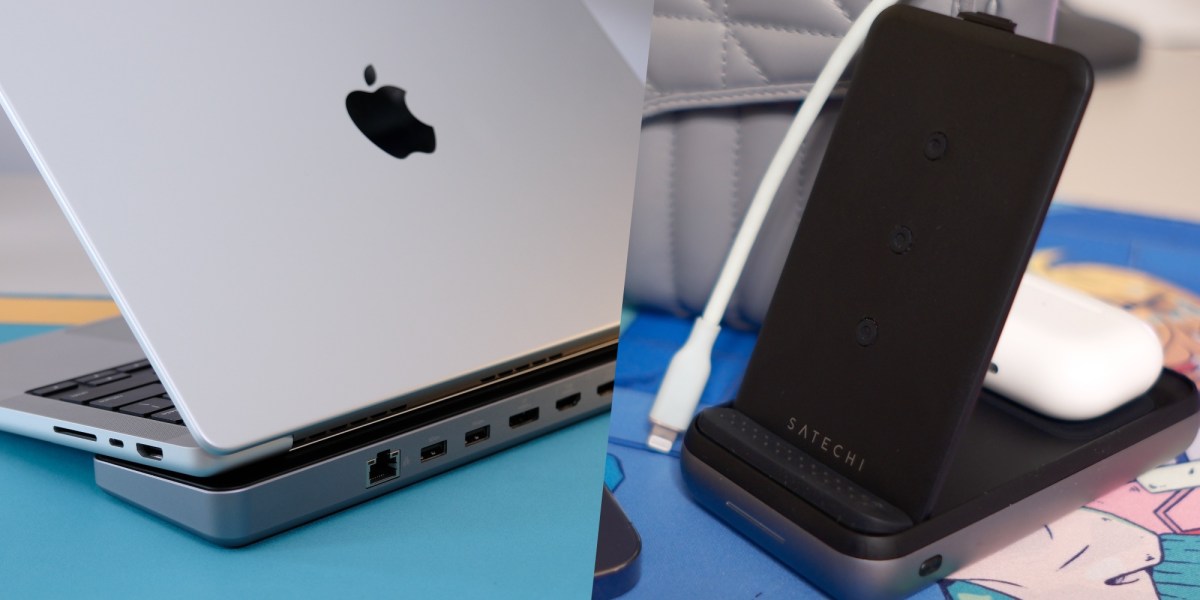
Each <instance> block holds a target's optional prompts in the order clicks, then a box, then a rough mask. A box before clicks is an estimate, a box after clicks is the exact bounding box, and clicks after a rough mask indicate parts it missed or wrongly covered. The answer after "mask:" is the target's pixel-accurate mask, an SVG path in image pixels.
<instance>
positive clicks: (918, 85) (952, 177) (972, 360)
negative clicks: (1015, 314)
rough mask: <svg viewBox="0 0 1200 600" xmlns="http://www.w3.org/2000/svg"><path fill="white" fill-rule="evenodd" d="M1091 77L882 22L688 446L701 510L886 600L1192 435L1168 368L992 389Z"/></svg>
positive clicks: (1192, 391) (962, 29)
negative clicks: (1115, 398) (1117, 394)
mask: <svg viewBox="0 0 1200 600" xmlns="http://www.w3.org/2000/svg"><path fill="white" fill-rule="evenodd" d="M1090 90H1091V70H1090V68H1089V67H1088V65H1087V62H1086V60H1084V59H1083V58H1082V57H1081V56H1079V55H1078V54H1076V53H1074V52H1072V51H1069V50H1066V49H1063V48H1059V47H1056V46H1052V45H1049V44H1044V43H1041V42H1038V41H1035V40H1031V39H1028V38H1023V37H1020V36H1017V35H1015V34H1014V33H1013V26H1012V23H1011V22H1009V21H1005V20H1003V19H999V18H997V17H991V16H988V15H978V14H965V15H963V16H962V18H961V19H955V18H950V17H945V16H942V15H937V14H935V13H931V12H927V11H923V10H920V9H915V8H912V7H908V6H903V5H898V6H895V7H892V8H890V9H888V10H887V11H885V12H884V13H882V14H881V15H880V17H879V18H878V19H877V20H876V22H875V24H874V26H873V27H872V29H871V32H870V34H869V35H868V37H867V40H866V42H865V44H864V47H863V50H862V53H861V54H860V56H859V58H858V62H857V65H856V66H855V74H854V81H853V84H852V86H851V88H850V91H849V93H848V94H847V97H846V100H845V102H844V104H843V107H842V112H841V114H840V116H839V118H838V123H837V125H836V127H835V130H834V133H833V136H832V139H831V142H830V145H829V148H828V150H827V151H826V154H825V157H824V159H823V161H822V166H821V170H820V173H819V175H818V177H817V180H816V182H815V183H814V186H813V192H812V194H811V197H810V199H809V203H808V206H807V207H806V209H805V214H804V217H803V219H802V220H801V223H800V227H799V230H798V231H797V234H796V238H795V241H794V242H793V245H792V249H791V251H790V254H789V256H788V260H787V263H786V264H785V266H784V269H783V273H782V275H781V276H780V281H779V284H778V286H777V288H776V291H775V295H774V297H773V298H772V302H771V307H770V309H769V310H768V312H767V317H766V319H765V321H764V324H763V328H762V331H761V333H760V335H759V340H758V343H757V345H756V347H755V350H754V354H753V356H752V357H751V360H750V363H749V365H748V366H747V370H746V375H745V378H744V380H743V383H742V386H741V388H740V390H739V392H738V396H737V399H736V400H735V401H734V402H733V404H732V405H731V406H726V407H718V408H710V409H708V410H705V411H703V412H701V413H700V415H698V416H697V418H696V420H695V421H694V422H693V423H692V425H691V427H690V428H689V430H688V432H687V435H686V437H685V439H684V449H683V458H682V464H683V469H684V475H685V481H686V482H687V484H688V486H689V487H690V489H691V490H692V492H693V494H694V496H695V497H696V499H697V500H698V501H699V502H700V503H701V504H703V505H704V506H705V507H706V508H708V509H709V510H710V511H712V512H714V513H715V514H717V515H718V516H720V517H721V518H723V519H724V520H726V521H727V522H728V523H730V524H731V525H732V526H734V527H735V528H736V529H738V530H739V531H740V532H742V533H743V534H744V535H746V536H747V537H749V538H751V539H752V540H754V541H755V542H757V543H758V544H759V545H761V546H763V547H764V548H766V549H767V550H769V551H770V552H771V553H772V554H774V555H775V556H776V557H778V558H779V559H780V560H782V561H783V562H784V563H786V564H788V565H789V566H790V567H792V568H793V569H795V570H796V571H798V572H799V573H800V574H801V575H803V576H805V577H806V578H808V579H809V580H811V581H812V582H813V583H815V584H817V585H818V586H820V587H822V588H823V589H825V590H826V591H828V592H831V593H833V594H834V595H838V596H850V597H894V596H900V595H903V594H907V593H911V592H913V591H916V590H917V589H919V588H920V587H923V586H924V585H927V584H929V583H932V582H934V581H936V580H937V579H939V578H941V577H944V576H945V575H948V574H950V573H952V572H953V571H954V570H956V569H957V568H959V567H961V566H964V565H966V564H968V563H970V562H972V561H974V560H977V559H979V558H982V557H983V556H986V555H987V554H989V553H991V552H993V551H995V550H997V549H999V548H1001V547H1003V546H1005V545H1007V544H1009V543H1012V542H1014V541H1016V540H1017V539H1019V538H1020V537H1022V536H1024V535H1026V534H1028V533H1030V532H1031V531H1033V530H1034V529H1036V528H1038V527H1040V526H1041V525H1043V524H1045V523H1048V522H1050V521H1052V520H1053V519H1055V518H1057V517H1059V516H1061V515H1063V514H1065V513H1067V512H1069V511H1070V510H1073V509H1075V508H1078V507H1079V506H1081V505H1083V504H1084V503H1086V502H1088V501H1090V500H1092V499H1093V498H1095V497H1096V496H1098V495H1100V494H1102V493H1103V492H1105V491H1107V490H1110V489H1112V488H1113V487H1115V486H1117V485H1120V484H1121V483H1123V482H1126V481H1128V480H1129V479H1131V478H1133V477H1135V476H1136V475H1137V474H1138V473H1140V472H1142V471H1144V470H1146V469H1148V468H1151V467H1153V466H1155V465H1157V464H1160V463H1162V462H1165V461H1167V460H1169V459H1171V458H1172V457H1174V456H1176V455H1177V454H1178V453H1179V452H1181V451H1182V450H1183V449H1184V448H1186V447H1187V446H1188V444H1189V443H1190V442H1191V440H1192V439H1193V437H1194V436H1195V434H1196V430H1197V427H1198V426H1200V414H1198V409H1200V397H1198V396H1197V392H1196V387H1195V386H1194V385H1193V384H1192V383H1191V382H1190V381H1189V380H1187V379H1186V378H1184V377H1182V376H1180V375H1177V374H1175V373H1172V372H1168V371H1164V372H1163V375H1162V376H1161V377H1160V379H1159V380H1158V382H1157V383H1156V385H1155V386H1154V387H1153V388H1152V389H1151V390H1150V391H1149V392H1147V393H1146V394H1144V395H1143V396H1141V397H1139V398H1137V399H1135V400H1133V401H1131V402H1130V403H1128V404H1127V405H1125V406H1123V407H1122V408H1119V409H1117V410H1115V411H1113V412H1112V413H1110V414H1107V415H1104V416H1102V417H1099V418H1097V419H1093V420H1091V421H1086V422H1063V421H1056V420H1053V419H1049V418H1046V417H1043V416H1041V415H1039V414H1036V413H1033V412H1031V411H1028V410H1026V409H1024V408H1021V407H1018V406H1016V405H1014V404H1012V403H1011V402H1009V401H1007V400H1005V399H1004V398H1001V397H998V396H995V395H993V394H991V393H989V392H987V391H985V390H983V389H982V382H983V378H984V375H985V373H986V369H987V367H988V365H989V363H990V361H991V355H992V353H993V352H994V351H995V347H996V343H997V341H998V339H999V336H1000V332H1001V330H1002V328H1003V325H1004V321H1005V319H1006V318H1007V314H1008V310H1009V308H1010V306H1011V304H1012V300H1013V297H1014V296H1015V294H1016V291H1017V287H1018V285H1019V283H1020V281H1021V277H1022V274H1023V272H1024V269H1025V265H1026V264H1027V262H1028V260H1029V256H1030V254H1031V253H1032V250H1033V246H1034V243H1035V241H1036V235H1037V232H1038V231H1039V230H1040V228H1041V224H1042V221H1043V219H1044V217H1045V214H1046V211H1047V209H1048V207H1049V203H1050V198H1051V196H1052V195H1053V192H1054V188H1055V186H1056V184H1057V181H1058V177H1059V174H1060V173H1061V171H1062V166H1063V163H1064V162H1065V160H1066V156H1067V153H1068V151H1069V149H1070V146H1071V142H1072V140H1073V138H1074V135H1075V131H1076V129H1077V128H1078V125H1079V121H1080V120H1081V119H1082V116H1083V110H1084V107H1085V105H1086V102H1087V98H1088V96H1089V94H1090Z"/></svg>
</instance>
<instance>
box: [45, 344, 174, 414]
mask: <svg viewBox="0 0 1200 600" xmlns="http://www.w3.org/2000/svg"><path fill="white" fill-rule="evenodd" d="M26 393H28V394H33V395H34V396H42V397H43V398H54V399H57V400H62V401H63V402H70V403H72V404H80V405H83V406H90V407H92V408H96V409H100V410H110V411H115V412H119V413H124V414H127V415H131V416H134V417H144V418H147V419H154V420H155V421H163V422H164V423H173V424H175V425H183V419H182V418H181V417H180V416H179V411H177V410H175V405H174V404H172V403H171V398H170V396H168V395H167V391H166V390H165V389H164V388H163V386H162V383H160V382H159V380H158V375H156V374H155V373H154V369H151V368H150V361H148V360H144V359H143V360H139V361H136V362H131V363H128V364H124V365H120V366H117V367H113V368H111V369H105V370H103V371H97V372H95V373H88V374H87V375H83V376H81V377H76V378H74V379H68V380H66V381H60V382H58V383H55V384H51V385H47V386H42V387H40V388H37V389H35V390H29V391H28V392H26Z"/></svg>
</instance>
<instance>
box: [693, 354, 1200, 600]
mask: <svg viewBox="0 0 1200 600" xmlns="http://www.w3.org/2000/svg"><path fill="white" fill-rule="evenodd" d="M734 410H735V409H732V408H725V407H718V408H711V409H708V410H707V411H705V412H702V413H701V414H700V415H699V416H698V417H697V418H696V420H695V421H693V422H692V425H691V427H690V428H689V429H688V432H687V436H686V437H685V440H684V448H683V456H682V465H683V472H684V480H685V482H686V483H687V485H688V487H689V489H690V490H691V492H692V494H693V496H694V497H695V498H696V500H697V501H698V502H699V503H700V504H701V505H703V506H704V507H705V508H706V509H707V510H709V511H710V512H712V513H714V514H716V515H717V516H719V517H721V518H722V519H723V520H725V522H726V523H728V524H729V525H731V526H732V527H733V528H734V529H736V530H737V531H739V532H740V533H742V534H743V535H745V536H746V537H748V538H750V539H751V540H753V541H754V542H755V543H757V544H758V545H759V546H761V547H763V548H764V549H766V550H768V551H769V552H771V553H772V554H773V555H775V556H776V557H777V558H778V559H779V560H781V561H782V562H783V563H785V564H786V565H788V566H789V567H791V568H792V569H793V570H795V571H796V572H797V573H799V574H800V575H802V576H804V577H805V578H806V579H808V580H809V581H810V582H812V583H814V584H815V585H817V586H819V587H820V588H822V589H824V590H825V591H826V592H828V593H830V594H832V595H834V596H837V597H853V598H892V597H900V596H904V595H907V594H911V593H913V592H915V591H917V590H919V589H921V588H923V587H925V586H927V585H930V584H932V583H934V582H936V581H937V580H939V579H941V578H943V577H945V576H947V575H949V574H951V573H953V572H954V571H956V570H958V569H959V568H961V567H963V566H966V565H968V564H970V563H972V562H974V561H976V560H979V559H981V558H983V557H985V556H987V555H989V554H991V553H993V552H995V551H997V550H999V549H1001V548H1003V547H1005V546H1007V545H1009V544H1011V543H1013V542H1015V541H1017V540H1019V539H1020V538H1022V537H1024V536H1026V535H1028V534H1029V533H1031V532H1033V531H1034V530H1036V529H1037V528H1039V527H1041V526H1043V525H1044V524H1047V523H1050V522H1052V521H1054V520H1055V519H1057V518H1059V517H1061V516H1063V515H1065V514H1067V513H1069V512H1070V511H1072V510H1075V509H1077V508H1079V507H1080V506H1082V505H1084V504H1086V503H1087V502H1090V501H1092V500H1093V499H1095V498H1096V497H1098V496H1100V495H1102V494H1104V493H1105V492H1108V491H1110V490H1112V489H1114V488H1116V487H1118V486H1120V485H1122V484H1124V483H1126V482H1128V481H1130V480H1131V479H1133V478H1134V477H1136V476H1137V475H1139V474H1141V473H1142V472H1144V471H1146V470H1148V469H1150V468H1153V467H1155V466H1157V465H1160V464H1162V463H1164V462H1167V461H1169V460H1171V459H1173V458H1174V457H1176V456H1178V455H1179V453H1180V452H1182V451H1183V450H1184V449H1186V448H1187V447H1188V445H1189V444H1190V443H1191V442H1192V440H1193V439H1194V438H1195V436H1196V432H1197V429H1198V428H1200V395H1198V394H1197V392H1196V386H1195V384H1193V383H1192V382H1191V381H1190V380H1188V379H1187V378H1185V377H1183V376H1182V375H1179V374H1177V373H1174V372H1171V371H1166V370H1164V371H1163V375H1162V376H1161V377H1160V378H1159V380H1158V382H1157V383H1156V384H1155V385H1154V387H1153V388H1152V389H1151V390H1150V391H1149V392H1147V393H1146V394H1144V395H1143V396H1141V397H1139V398H1138V399H1136V400H1134V401H1133V402H1131V403H1129V404H1127V405H1126V406H1124V407H1122V408H1120V409H1118V410H1116V411H1114V412H1113V413H1110V414H1108V415H1105V416H1103V417H1100V418H1097V419H1093V420H1091V421H1086V422H1071V423H1068V422H1063V421H1056V420H1052V419H1047V418H1045V417H1042V416H1040V415H1038V414H1036V413H1032V412H1030V411H1027V410H1025V409H1023V408H1020V407H1018V406H1016V405H1013V404H1012V403H1010V402H1008V401H1006V400H1004V399H1003V398H1000V397H997V396H993V395H991V394H989V393H988V392H986V391H985V392H984V394H983V396H982V397H981V398H980V400H979V402H978V404H977V407H976V409H975V412H974V414H973V415H972V418H971V420H970V422H969V424H968V425H967V427H966V430H965V431H964V432H963V442H962V444H961V446H960V448H959V451H958V453H957V455H956V457H955V462H954V466H953V468H952V470H951V472H950V476H949V478H948V480H947V483H946V485H945V487H944V488H943V490H942V491H941V493H940V494H939V496H938V498H939V500H938V503H937V506H936V508H935V510H934V511H933V514H932V516H930V517H929V518H927V519H925V520H922V521H920V522H918V523H916V524H915V525H911V526H908V527H906V528H904V529H901V530H899V531H891V532H887V533H880V532H879V531H880V530H879V529H878V528H876V529H875V530H874V531H872V532H870V533H868V532H865V531H864V529H867V530H870V529H871V526H869V524H871V523H878V522H879V521H878V519H876V520H874V521H872V520H870V519H859V518H856V516H855V515H853V514H849V513H847V512H846V511H847V510H853V507H854V506H857V505H856V504H855V503H854V502H845V503H842V504H841V505H838V504H836V503H835V504H834V506H833V507H832V508H831V507H830V498H829V497H828V496H829V495H830V494H829V489H828V487H829V486H822V487H824V489H822V490H821V491H820V495H819V497H808V496H813V494H816V493H817V492H813V491H807V492H805V491H803V490H804V486H798V485H797V484H796V480H795V477H799V476H802V475H803V474H801V473H795V474H792V475H788V474H786V473H781V472H780V471H779V468H780V467H779V464H778V460H777V459H774V458H773V457H772V456H766V453H760V454H761V455H757V456H756V455H755V454H754V451H753V450H751V451H749V452H748V451H747V448H753V447H755V446H757V447H759V448H765V447H766V446H764V445H763V443H762V437H761V432H756V434H755V436H756V437H754V441H755V442H756V444H754V445H749V444H746V445H739V444H729V443H725V444H722V443H719V442H718V441H716V439H722V435H720V433H721V432H718V431H715V430H716V429H717V427H716V424H717V421H716V420H714V419H713V418H712V417H713V414H715V413H710V414H708V415H706V414H705V413H707V412H709V411H734ZM706 424H707V425H706ZM713 434H718V435H713ZM714 438H716V439H714ZM724 439H726V440H728V438H724ZM730 446H735V449H730ZM771 454H772V455H774V454H776V453H775V452H774V451H772V452H771ZM824 477H825V475H824V474H822V478H824ZM821 481H826V482H827V480H826V479H822V480H821ZM834 483H835V485H833V486H832V487H833V488H836V489H839V490H841V489H843V488H842V486H840V485H836V483H837V482H834ZM810 489H816V488H810ZM796 490H802V491H801V493H797V491H796ZM855 501H861V494H859V495H856V496H855ZM859 505H861V502H859ZM818 506H819V507H820V508H818ZM848 523H850V524H854V526H853V527H851V526H849V525H847V524H848ZM863 523H868V526H865V527H864V526H863Z"/></svg>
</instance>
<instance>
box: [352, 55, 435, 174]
mask: <svg viewBox="0 0 1200 600" xmlns="http://www.w3.org/2000/svg"><path fill="white" fill-rule="evenodd" d="M363 78H364V79H366V80H367V85H368V86H371V85H374V84H375V67H373V66H371V65H367V69H366V71H364V72H363ZM404 93H405V92H404V90H402V89H400V88H398V87H395V86H391V85H385V86H383V87H381V88H379V89H378V90H375V91H374V92H364V91H353V92H350V95H348V96H346V111H347V112H349V113H350V119H351V120H352V121H354V124H355V125H357V126H358V129H359V131H362V132H363V135H365V136H367V139H368V140H371V141H372V142H373V143H374V144H375V145H376V146H379V147H380V148H381V149H383V151H384V152H387V153H388V154H391V155H392V156H395V157H396V158H404V157H406V156H408V155H409V154H412V153H413V152H425V153H432V152H433V150H434V148H435V147H436V146H437V138H435V137H434V134H433V128H432V127H430V126H428V125H426V124H424V123H422V122H421V121H419V120H418V119H417V117H415V116H413V114H412V111H410V110H408V105H407V104H405V103H404Z"/></svg>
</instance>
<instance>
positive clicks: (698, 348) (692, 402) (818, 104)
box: [646, 0, 898, 452]
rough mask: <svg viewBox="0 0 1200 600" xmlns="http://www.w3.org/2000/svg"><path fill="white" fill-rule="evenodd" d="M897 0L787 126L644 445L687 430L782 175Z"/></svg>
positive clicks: (836, 62) (842, 49)
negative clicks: (724, 320) (848, 67)
mask: <svg viewBox="0 0 1200 600" xmlns="http://www.w3.org/2000/svg"><path fill="white" fill-rule="evenodd" d="M897 1H898V0H872V2H871V3H870V4H868V5H867V7H866V8H865V9H863V11H862V14H860V15H859V16H858V19H856V20H855V21H854V23H852V24H851V25H850V29H849V30H847V31H846V35H845V37H843V38H842V41H841V42H839V43H838V45H837V48H835V49H834V51H833V54H831V55H830V56H829V61H828V62H826V63H825V67H824V68H822V69H821V74H820V75H818V76H817V80H816V81H815V82H813V86H812V89H811V90H810V91H809V92H808V96H807V97H806V98H805V99H804V102H803V103H802V104H801V105H800V110H798V111H797V112H796V118H795V119H793V120H792V124H791V126H790V127H788V130H787V134H786V135H784V137H783V141H782V142H780V144H779V149H778V150H776V151H775V156H774V158H772V159H771V164H770V165H769V166H768V167H767V172H766V173H765V174H764V175H763V178H762V181H760V182H759V184H758V190H757V191H755V193H754V199H753V200H752V201H751V202H750V207H749V208H748V209H747V210H746V216H745V218H744V219H743V220H742V226H741V228H740V229H738V233H737V236H736V237H734V239H733V245H732V246H731V247H730V248H729V254H728V255H727V256H726V257H725V265H724V266H723V267H722V268H721V274H720V276H719V277H718V278H717V283H716V285H714V286H713V291H712V294H711V295H710V296H709V297H708V304H707V305H705V307H704V313H703V314H701V315H700V316H699V317H698V318H697V319H696V321H695V323H694V324H693V325H692V332H691V334H690V335H688V339H687V341H686V342H684V344H683V347H682V348H680V349H679V351H678V352H676V353H675V356H674V357H672V358H671V363H670V365H669V366H668V367H667V373H666V375H665V376H663V382H662V385H660V386H659V388H658V395H657V396H656V397H655V398H654V407H653V408H651V409H650V423H651V424H652V426H653V427H652V429H651V430H650V437H649V438H647V440H646V444H647V445H649V446H650V447H651V448H653V449H655V450H658V451H659V452H670V451H671V446H673V445H674V444H675V438H677V437H679V433H680V432H682V431H684V430H685V429H687V426H688V423H690V422H691V420H692V414H693V413H694V412H696V406H697V405H698V404H700V395H701V394H703V393H704V386H705V385H706V384H707V383H708V375H709V371H710V370H711V369H712V360H711V356H712V348H713V342H715V341H716V340H717V334H718V333H720V331H721V317H723V316H724V315H725V308H726V307H728V306H729V300H730V298H732V296H733V290H734V288H735V287H737V282H738V279H739V278H741V276H742V269H743V268H744V267H745V266H746V259H747V258H749V256H750V249H751V248H752V247H753V246H754V240H755V239H756V238H758V232H759V230H760V229H761V228H762V223H763V220H764V219H765V218H766V216H767V211H768V210H769V209H770V208H771V202H772V201H773V200H774V199H775V194H776V193H777V192H778V191H779V186H780V184H781V183H782V182H783V177H784V175H785V174H787V170H788V167H790V166H791V164H792V161H794V160H795V159H796V154H797V153H798V152H799V151H800V145H801V144H802V143H803V142H804V138H805V137H807V136H808V130H809V129H811V128H812V124H813V122H814V121H816V119H817V115H818V114H819V113H820V112H821V108H822V107H823V106H824V105H825V101H826V100H828V99H829V94H830V92H832V91H833V88H834V86H836V85H837V82H838V80H839V79H841V77H842V73H843V72H845V70H846V65H848V64H850V60H851V59H853V58H854V54H855V53H856V52H858V49H859V47H860V46H862V43H863V40H864V39H865V38H866V37H867V30H869V29H870V28H871V23H873V22H875V17H877V16H879V13H881V12H883V9H885V8H887V7H889V6H891V5H893V4H895V3H896V2H897Z"/></svg>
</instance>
